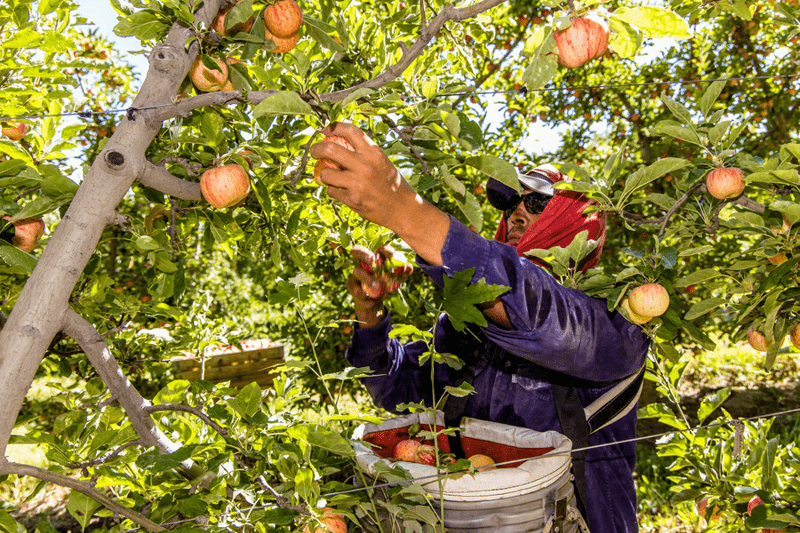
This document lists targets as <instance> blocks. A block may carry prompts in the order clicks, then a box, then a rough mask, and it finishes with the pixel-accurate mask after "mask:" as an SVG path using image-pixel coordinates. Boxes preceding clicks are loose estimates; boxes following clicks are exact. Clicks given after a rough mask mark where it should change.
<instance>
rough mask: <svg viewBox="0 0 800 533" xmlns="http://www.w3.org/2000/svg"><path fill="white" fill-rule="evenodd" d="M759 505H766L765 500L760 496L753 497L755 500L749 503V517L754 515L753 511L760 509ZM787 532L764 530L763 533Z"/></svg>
mask: <svg viewBox="0 0 800 533" xmlns="http://www.w3.org/2000/svg"><path fill="white" fill-rule="evenodd" d="M759 505H764V500H762V499H761V498H760V497H759V496H753V499H752V500H750V501H749V502H747V515H748V516H751V515H752V514H753V509H755V508H756V507H758V506H759ZM784 531H786V528H785V527H784V528H781V529H772V528H762V529H761V533H783V532H784Z"/></svg>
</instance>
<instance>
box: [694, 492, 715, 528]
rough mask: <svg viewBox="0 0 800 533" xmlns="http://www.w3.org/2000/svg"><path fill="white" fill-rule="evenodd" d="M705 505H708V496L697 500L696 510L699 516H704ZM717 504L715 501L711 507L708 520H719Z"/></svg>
mask: <svg viewBox="0 0 800 533" xmlns="http://www.w3.org/2000/svg"><path fill="white" fill-rule="evenodd" d="M706 507H708V496H706V497H705V498H703V499H702V500H700V501H699V502H697V512H698V513H700V516H702V517H703V518H705V516H706ZM719 517H720V515H719V506H718V505H717V504H716V503H715V504H714V507H713V508H712V509H711V516H710V517H709V518H708V521H709V522H713V521H714V520H719Z"/></svg>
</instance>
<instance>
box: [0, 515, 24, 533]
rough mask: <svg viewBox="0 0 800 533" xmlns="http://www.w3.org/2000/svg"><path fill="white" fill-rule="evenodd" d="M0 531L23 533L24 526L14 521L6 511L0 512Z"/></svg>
mask: <svg viewBox="0 0 800 533" xmlns="http://www.w3.org/2000/svg"><path fill="white" fill-rule="evenodd" d="M0 531H2V532H4V533H25V532H26V531H27V530H26V529H25V526H23V525H22V524H20V523H19V522H17V521H16V520H14V518H13V517H12V516H11V515H10V514H8V512H7V511H0Z"/></svg>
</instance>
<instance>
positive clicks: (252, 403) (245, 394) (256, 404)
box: [236, 382, 261, 416]
mask: <svg viewBox="0 0 800 533" xmlns="http://www.w3.org/2000/svg"><path fill="white" fill-rule="evenodd" d="M236 400H237V401H238V402H239V405H240V406H241V408H242V411H243V412H244V414H246V415H247V416H253V415H254V414H256V412H257V411H258V410H259V409H260V408H261V387H259V386H258V383H255V382H253V383H250V384H249V385H245V386H244V387H243V388H242V390H240V391H239V394H237V395H236Z"/></svg>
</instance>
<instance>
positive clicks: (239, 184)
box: [200, 163, 250, 209]
mask: <svg viewBox="0 0 800 533" xmlns="http://www.w3.org/2000/svg"><path fill="white" fill-rule="evenodd" d="M200 192H202V193H203V198H205V199H206V201H207V202H208V203H209V204H211V205H212V206H214V207H216V208H217V209H222V208H225V207H231V206H233V205H236V204H238V203H239V202H241V201H242V200H243V199H244V198H246V197H247V195H248V194H249V193H250V180H249V179H248V178H247V173H245V171H244V169H243V168H242V167H240V166H239V165H237V164H236V163H231V164H229V165H223V166H221V167H216V168H211V169H208V170H206V171H205V172H203V175H202V176H200Z"/></svg>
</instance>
